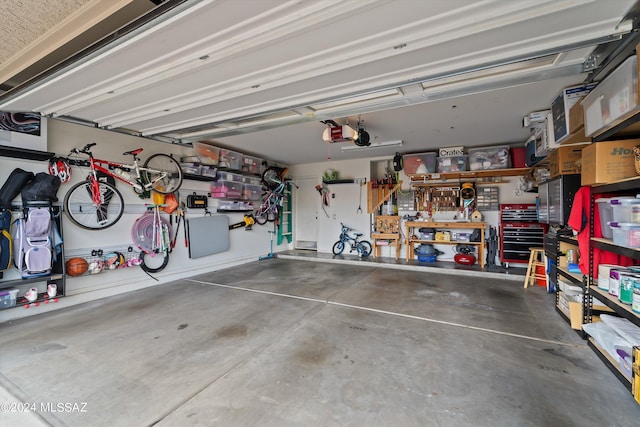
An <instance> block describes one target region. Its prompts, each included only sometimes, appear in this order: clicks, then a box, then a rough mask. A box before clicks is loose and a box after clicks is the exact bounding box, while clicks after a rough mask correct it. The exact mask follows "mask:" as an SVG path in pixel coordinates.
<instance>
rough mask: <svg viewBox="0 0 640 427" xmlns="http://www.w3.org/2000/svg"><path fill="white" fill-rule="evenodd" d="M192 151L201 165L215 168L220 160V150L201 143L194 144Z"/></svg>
mask: <svg viewBox="0 0 640 427" xmlns="http://www.w3.org/2000/svg"><path fill="white" fill-rule="evenodd" d="M193 151H194V153H195V155H196V156H198V159H200V163H202V164H203V165H210V166H216V165H217V164H218V160H219V158H220V148H218V147H215V146H213V145H211V144H205V143H203V142H194V143H193Z"/></svg>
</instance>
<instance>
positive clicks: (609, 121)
mask: <svg viewBox="0 0 640 427" xmlns="http://www.w3.org/2000/svg"><path fill="white" fill-rule="evenodd" d="M582 107H583V108H584V129H585V134H586V135H587V136H594V135H596V134H598V133H599V132H600V131H603V130H605V129H606V128H607V127H608V126H611V125H614V124H615V122H616V121H617V120H618V119H620V118H622V116H624V115H626V114H627V113H630V112H632V111H634V110H636V109H637V107H638V58H637V55H634V56H632V57H630V58H628V59H627V60H626V61H624V62H623V63H622V64H620V65H619V66H618V68H616V69H615V70H614V71H613V72H612V73H611V74H609V75H608V76H607V77H606V78H605V79H604V80H603V81H602V82H600V84H599V85H598V86H597V87H596V88H595V89H593V90H592V91H591V93H589V95H587V96H586V97H585V99H584V100H583V101H582Z"/></svg>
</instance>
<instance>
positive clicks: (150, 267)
mask: <svg viewBox="0 0 640 427" xmlns="http://www.w3.org/2000/svg"><path fill="white" fill-rule="evenodd" d="M159 256H162V260H157V259H155V258H156V257H159ZM151 260H153V261H162V262H152V261H151ZM140 261H141V263H140V268H142V269H143V270H144V271H146V272H147V273H158V272H160V271H162V270H164V268H165V267H166V266H167V264H169V251H161V252H158V253H155V252H151V253H148V252H144V251H142V252H140Z"/></svg>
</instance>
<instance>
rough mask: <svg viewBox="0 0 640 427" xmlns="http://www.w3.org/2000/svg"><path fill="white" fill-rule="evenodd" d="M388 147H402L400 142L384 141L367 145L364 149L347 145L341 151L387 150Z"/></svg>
mask: <svg viewBox="0 0 640 427" xmlns="http://www.w3.org/2000/svg"><path fill="white" fill-rule="evenodd" d="M388 147H402V141H401V140H396V141H384V142H372V143H371V145H367V146H366V147H359V146H357V145H347V146H346V147H342V148H341V150H342V151H352V150H371V149H374V148H388Z"/></svg>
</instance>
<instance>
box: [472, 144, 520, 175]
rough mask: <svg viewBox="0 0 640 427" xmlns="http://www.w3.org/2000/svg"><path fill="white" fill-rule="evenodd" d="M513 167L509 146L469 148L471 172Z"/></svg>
mask: <svg viewBox="0 0 640 427" xmlns="http://www.w3.org/2000/svg"><path fill="white" fill-rule="evenodd" d="M510 167H511V157H510V156H509V146H508V145H499V146H495V147H480V148H469V170H472V171H479V170H491V169H508V168H510Z"/></svg>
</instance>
